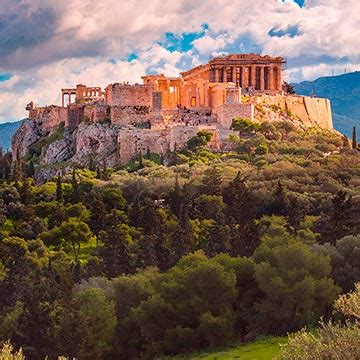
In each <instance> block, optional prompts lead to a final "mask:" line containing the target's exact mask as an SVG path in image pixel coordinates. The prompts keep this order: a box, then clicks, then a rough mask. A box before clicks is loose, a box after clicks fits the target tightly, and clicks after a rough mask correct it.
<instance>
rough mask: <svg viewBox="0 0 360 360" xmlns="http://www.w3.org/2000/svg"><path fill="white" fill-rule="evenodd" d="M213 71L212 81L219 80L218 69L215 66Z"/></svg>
mask: <svg viewBox="0 0 360 360" xmlns="http://www.w3.org/2000/svg"><path fill="white" fill-rule="evenodd" d="M214 71H215V77H214V81H215V82H219V69H218V68H215V69H214Z"/></svg>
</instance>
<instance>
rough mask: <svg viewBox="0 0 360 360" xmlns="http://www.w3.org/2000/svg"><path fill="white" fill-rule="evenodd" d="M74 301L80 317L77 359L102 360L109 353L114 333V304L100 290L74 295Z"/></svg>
mask: <svg viewBox="0 0 360 360" xmlns="http://www.w3.org/2000/svg"><path fill="white" fill-rule="evenodd" d="M75 301H76V303H77V306H78V309H79V310H78V311H79V313H80V316H81V325H82V327H81V330H80V334H81V336H80V338H79V339H78V340H79V354H78V356H79V358H81V359H98V360H101V359H104V358H105V357H106V356H107V355H108V354H109V353H110V351H111V342H112V339H113V336H114V332H115V326H116V314H115V306H114V303H113V302H111V301H109V299H107V297H106V295H105V294H104V292H103V290H101V289H87V290H84V291H81V292H80V293H78V294H76V296H75Z"/></svg>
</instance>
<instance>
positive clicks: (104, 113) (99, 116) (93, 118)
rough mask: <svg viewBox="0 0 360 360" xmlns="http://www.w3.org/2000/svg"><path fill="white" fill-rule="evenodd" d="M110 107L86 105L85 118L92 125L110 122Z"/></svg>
mask: <svg viewBox="0 0 360 360" xmlns="http://www.w3.org/2000/svg"><path fill="white" fill-rule="evenodd" d="M110 117H111V116H110V107H109V106H107V105H98V104H96V105H86V106H84V118H85V120H88V121H90V122H92V123H96V122H102V121H104V120H106V119H109V120H110Z"/></svg>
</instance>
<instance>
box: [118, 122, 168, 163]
mask: <svg viewBox="0 0 360 360" xmlns="http://www.w3.org/2000/svg"><path fill="white" fill-rule="evenodd" d="M118 148H119V157H120V163H121V164H125V163H127V162H129V161H130V160H131V159H132V158H134V157H135V156H136V155H138V154H140V152H141V153H142V154H145V153H146V152H147V151H148V150H149V151H150V152H153V153H157V154H164V153H166V152H167V151H168V150H169V131H168V130H165V129H121V130H119V134H118Z"/></svg>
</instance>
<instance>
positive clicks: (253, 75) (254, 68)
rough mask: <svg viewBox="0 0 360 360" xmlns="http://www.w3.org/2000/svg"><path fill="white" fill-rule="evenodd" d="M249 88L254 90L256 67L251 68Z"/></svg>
mask: <svg viewBox="0 0 360 360" xmlns="http://www.w3.org/2000/svg"><path fill="white" fill-rule="evenodd" d="M250 86H252V87H253V88H254V90H255V89H256V65H252V66H251V80H250Z"/></svg>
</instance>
